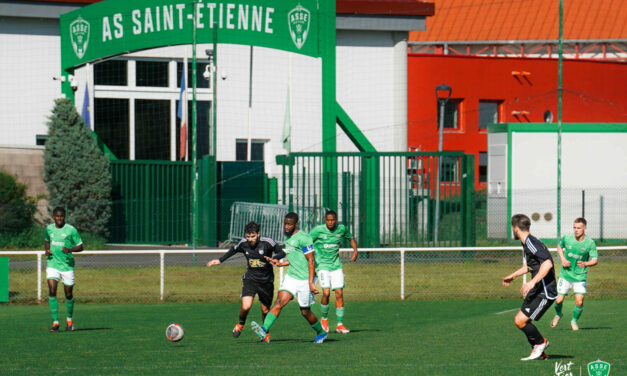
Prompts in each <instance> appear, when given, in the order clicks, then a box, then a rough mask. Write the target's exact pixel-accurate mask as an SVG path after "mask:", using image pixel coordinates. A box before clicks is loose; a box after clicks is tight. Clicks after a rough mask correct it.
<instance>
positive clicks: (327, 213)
mask: <svg viewBox="0 0 627 376" xmlns="http://www.w3.org/2000/svg"><path fill="white" fill-rule="evenodd" d="M327 215H332V216H334V217H335V218H336V219H337V213H336V212H335V210H327V212H326V213H324V217H325V218H326V216H327Z"/></svg>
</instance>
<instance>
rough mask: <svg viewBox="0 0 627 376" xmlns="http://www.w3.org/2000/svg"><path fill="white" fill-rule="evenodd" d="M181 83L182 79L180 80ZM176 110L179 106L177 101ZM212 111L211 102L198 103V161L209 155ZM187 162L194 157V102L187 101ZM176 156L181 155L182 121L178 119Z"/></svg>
mask: <svg viewBox="0 0 627 376" xmlns="http://www.w3.org/2000/svg"><path fill="white" fill-rule="evenodd" d="M179 81H180V78H179ZM175 103H176V106H175V109H177V108H178V106H179V101H176V102H175ZM210 111H211V101H196V159H201V158H202V157H203V156H205V155H207V154H209V137H210V135H209V119H210V116H211V114H210ZM185 120H186V121H187V127H186V137H187V153H186V154H187V155H188V157H187V158H186V159H187V160H191V155H192V126H191V124H192V101H191V100H188V101H187V119H185ZM176 155H177V157H176V158H177V159H178V156H180V155H181V119H179V118H178V117H177V118H176Z"/></svg>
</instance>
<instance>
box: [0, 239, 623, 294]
mask: <svg viewBox="0 0 627 376" xmlns="http://www.w3.org/2000/svg"><path fill="white" fill-rule="evenodd" d="M597 249H598V250H599V251H604V250H607V251H609V250H613V251H624V250H627V246H607V247H597ZM516 250H519V251H522V246H507V247H418V248H359V252H360V253H365V252H398V253H399V254H400V298H401V300H404V299H405V253H406V252H436V251H437V252H460V251H487V252H489V251H493V252H498V251H516ZM549 251H551V252H557V250H556V249H555V248H549ZM225 252H226V250H225V249H202V250H200V249H197V250H187V249H185V250H165V249H159V250H105V251H83V252H81V253H80V255H108V256H110V255H159V269H160V271H159V278H160V281H159V285H160V297H159V298H160V300H162V301H163V300H164V297H165V255H166V254H167V255H171V254H215V255H222V254H224V253H225ZM340 252H353V250H352V249H351V248H342V249H340ZM10 255H14V256H23V255H37V301H38V302H41V299H42V297H41V294H42V286H41V283H42V282H41V273H42V264H43V255H44V251H0V257H4V256H10ZM283 269H284V268H280V272H279V273H280V279H281V280H283ZM523 283H524V280H523Z"/></svg>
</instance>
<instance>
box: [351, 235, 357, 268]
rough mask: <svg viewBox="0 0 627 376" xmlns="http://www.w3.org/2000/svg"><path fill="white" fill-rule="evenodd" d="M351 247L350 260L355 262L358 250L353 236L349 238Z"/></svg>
mask: <svg viewBox="0 0 627 376" xmlns="http://www.w3.org/2000/svg"><path fill="white" fill-rule="evenodd" d="M351 248H353V254H352V255H351V262H355V260H357V257H358V254H359V252H358V251H357V241H355V238H351Z"/></svg>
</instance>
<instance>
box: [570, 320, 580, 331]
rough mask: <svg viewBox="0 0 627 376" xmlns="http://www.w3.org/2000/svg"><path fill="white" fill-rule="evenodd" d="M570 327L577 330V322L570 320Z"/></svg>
mask: <svg viewBox="0 0 627 376" xmlns="http://www.w3.org/2000/svg"><path fill="white" fill-rule="evenodd" d="M570 327H571V328H573V330H574V331H578V330H579V325H577V323H576V322H574V321H571V322H570Z"/></svg>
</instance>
